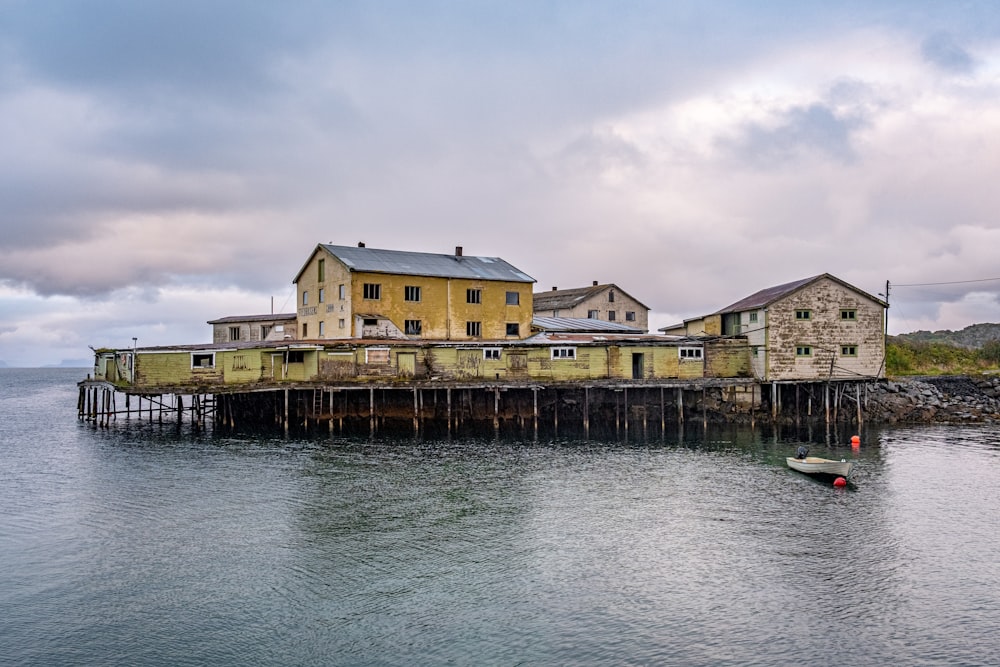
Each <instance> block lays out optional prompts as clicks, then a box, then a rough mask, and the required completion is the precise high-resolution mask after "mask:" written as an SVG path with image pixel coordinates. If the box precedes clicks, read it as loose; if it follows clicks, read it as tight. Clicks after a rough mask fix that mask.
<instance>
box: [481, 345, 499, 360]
mask: <svg viewBox="0 0 1000 667" xmlns="http://www.w3.org/2000/svg"><path fill="white" fill-rule="evenodd" d="M499 358H500V348H499V347H487V348H485V349H484V350H483V359H493V360H494V361H495V360H497V359H499Z"/></svg>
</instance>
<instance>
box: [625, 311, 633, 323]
mask: <svg viewBox="0 0 1000 667" xmlns="http://www.w3.org/2000/svg"><path fill="white" fill-rule="evenodd" d="M625 321H626V322H635V311H634V310H626V311H625Z"/></svg>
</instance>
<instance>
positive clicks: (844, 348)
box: [840, 345, 858, 357]
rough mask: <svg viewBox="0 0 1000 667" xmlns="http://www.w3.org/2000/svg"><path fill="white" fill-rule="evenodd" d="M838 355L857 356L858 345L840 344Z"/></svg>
mask: <svg viewBox="0 0 1000 667" xmlns="http://www.w3.org/2000/svg"><path fill="white" fill-rule="evenodd" d="M840 356H842V357H856V356H858V346H857V345H841V346H840Z"/></svg>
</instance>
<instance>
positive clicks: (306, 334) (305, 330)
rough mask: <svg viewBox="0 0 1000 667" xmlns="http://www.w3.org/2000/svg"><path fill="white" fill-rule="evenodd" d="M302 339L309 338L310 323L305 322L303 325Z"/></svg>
mask: <svg viewBox="0 0 1000 667" xmlns="http://www.w3.org/2000/svg"><path fill="white" fill-rule="evenodd" d="M302 337H303V338H308V337H309V323H308V322H303V323H302Z"/></svg>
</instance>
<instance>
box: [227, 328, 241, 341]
mask: <svg viewBox="0 0 1000 667" xmlns="http://www.w3.org/2000/svg"><path fill="white" fill-rule="evenodd" d="M239 339H240V328H239V327H229V340H239Z"/></svg>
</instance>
